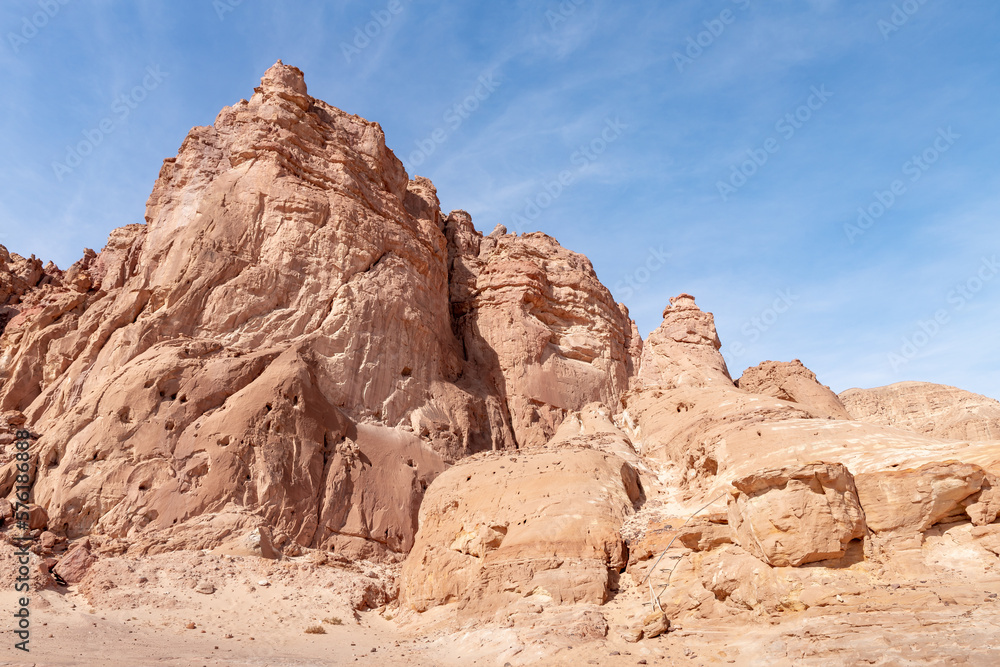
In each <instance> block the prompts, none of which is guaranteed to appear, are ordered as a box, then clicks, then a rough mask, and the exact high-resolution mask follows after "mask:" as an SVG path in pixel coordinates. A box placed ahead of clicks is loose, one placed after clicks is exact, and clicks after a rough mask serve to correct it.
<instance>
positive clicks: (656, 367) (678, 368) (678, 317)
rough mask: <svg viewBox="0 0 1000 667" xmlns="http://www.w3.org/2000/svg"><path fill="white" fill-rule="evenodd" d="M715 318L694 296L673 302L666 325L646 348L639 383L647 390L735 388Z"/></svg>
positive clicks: (685, 295) (664, 320)
mask: <svg viewBox="0 0 1000 667" xmlns="http://www.w3.org/2000/svg"><path fill="white" fill-rule="evenodd" d="M721 347H722V343H721V342H720V341H719V334H718V333H717V332H716V330H715V318H714V317H713V316H712V314H711V313H706V312H703V311H702V310H701V309H700V308H699V307H698V306H697V304H695V301H694V297H693V296H691V295H690V294H679V295H677V296H675V297H672V298H671V299H670V305H669V306H667V307H666V308H665V309H664V311H663V322H662V323H661V324H660V326H659V327H658V328H657V329H656V330H655V331H653V332H652V333H651V334H649V338H648V339H647V340H646V341H645V343H644V344H643V351H642V363H641V365H640V368H639V381H640V382H641V383H642V384H644V385H646V386H659V387H664V388H668V389H673V388H675V387H678V386H684V385H688V386H708V385H723V386H730V387H731V386H732V385H733V381H732V378H731V377H730V375H729V369H728V368H727V367H726V361H725V359H723V358H722V355H721V354H720V353H719V348H721Z"/></svg>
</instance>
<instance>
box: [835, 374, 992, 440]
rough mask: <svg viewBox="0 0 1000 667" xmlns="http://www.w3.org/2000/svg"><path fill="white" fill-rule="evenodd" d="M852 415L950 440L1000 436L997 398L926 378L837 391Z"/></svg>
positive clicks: (868, 420) (875, 422)
mask: <svg viewBox="0 0 1000 667" xmlns="http://www.w3.org/2000/svg"><path fill="white" fill-rule="evenodd" d="M840 400H841V401H843V403H844V405H845V406H846V407H847V410H848V411H849V412H850V414H851V418H852V419H857V420H858V421H863V422H869V423H871V424H882V425H884V426H893V427H896V428H902V429H906V430H908V431H914V432H916V433H922V434H925V435H929V436H932V437H935V438H947V439H951V440H1000V401H997V400H994V399H992V398H987V397H986V396H980V395H979V394H973V393H972V392H970V391H964V390H962V389H956V388H955V387H948V386H946V385H942V384H931V383H929V382H897V383H896V384H891V385H888V386H886V387H876V388H874V389H848V390H847V391H845V392H843V393H841V394H840Z"/></svg>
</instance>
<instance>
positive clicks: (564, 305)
mask: <svg viewBox="0 0 1000 667" xmlns="http://www.w3.org/2000/svg"><path fill="white" fill-rule="evenodd" d="M0 308H2V309H3V310H2V311H0V319H2V320H3V325H4V326H3V329H2V337H0V411H4V410H15V411H21V412H23V413H24V414H25V417H26V421H27V422H28V423H29V424H30V425H31V427H32V429H33V430H34V431H35V432H37V433H39V434H41V439H40V440H39V441H38V442H37V443H36V445H35V446H34V447H33V452H34V453H35V458H34V459H33V461H32V465H33V466H36V468H35V469H34V470H33V471H34V472H36V473H37V474H36V477H37V482H36V484H35V488H34V493H35V497H36V499H37V501H38V503H39V504H40V505H42V506H43V507H45V509H47V510H48V512H49V526H50V527H51V528H52V530H54V531H56V532H57V533H59V534H61V535H62V534H65V535H68V536H71V537H77V536H81V535H84V534H88V533H96V534H103V535H107V536H111V537H113V538H115V539H119V540H123V541H127V542H128V543H129V544H130V545H131V547H132V548H134V549H136V550H139V551H141V552H142V553H147V552H150V551H156V550H157V549H159V548H161V547H163V546H164V545H167V544H170V545H173V546H174V547H176V548H181V547H182V543H183V541H181V542H178V539H179V538H178V536H181V535H183V536H187V537H185V538H184V539H191V540H194V541H195V542H197V543H198V545H199V546H198V548H214V547H216V546H220V545H222V544H223V543H224V542H226V540H232V539H234V538H235V536H237V535H240V534H243V533H241V532H240V531H244V532H245V531H249V530H254V529H256V528H257V524H256V523H254V521H251V520H248V519H247V515H248V513H249V515H252V516H256V517H259V518H260V519H262V521H263V524H260V525H263V526H264V527H266V528H268V529H270V530H271V531H272V532H273V538H274V544H275V546H276V547H277V548H279V549H281V548H286V549H287V548H288V547H289V545H300V546H311V547H317V548H326V549H337V550H340V551H345V552H347V553H349V554H350V555H351V556H352V557H367V556H377V555H379V554H383V555H384V554H387V553H388V554H392V553H395V554H404V553H406V552H407V551H408V550H409V548H410V547H411V545H412V543H413V537H414V532H415V530H416V520H417V510H418V507H419V504H420V500H421V498H422V496H423V492H424V489H425V488H426V487H427V485H428V484H429V483H430V481H431V480H433V478H434V477H435V476H436V475H437V474H438V473H440V472H441V471H442V470H443V469H444V468H445V467H446V466H447V465H449V464H450V463H451V462H453V461H456V460H458V459H459V458H461V457H463V456H466V455H468V454H470V453H474V452H478V451H486V450H506V449H513V448H515V447H517V446H522V447H525V446H532V445H541V444H543V443H544V442H545V441H546V440H548V438H549V437H550V436H551V435H552V434H553V433H554V432H555V430H556V429H557V428H558V426H559V424H560V423H561V421H562V419H563V418H564V416H565V415H566V414H567V413H568V412H570V411H573V410H578V409H580V408H582V407H583V406H584V405H586V404H587V403H590V402H594V401H597V402H600V403H603V404H605V405H613V404H614V403H615V402H616V401H617V399H618V396H619V395H620V394H621V392H623V391H624V390H625V389H626V388H627V386H628V382H629V377H630V374H631V373H632V369H633V366H634V360H635V358H637V355H638V349H639V345H640V343H639V341H638V340H637V338H638V337H637V336H636V335H634V324H633V323H632V322H631V320H630V319H629V318H628V314H627V311H626V310H625V309H624V307H622V306H619V305H618V304H616V303H615V302H614V301H613V299H612V298H611V296H610V293H609V292H608V291H607V289H606V288H604V286H603V285H601V284H600V282H599V281H597V279H596V277H595V275H594V272H593V267H592V266H591V265H590V262H589V261H588V260H587V259H586V258H584V257H582V256H581V255H578V254H576V253H572V252H569V251H567V250H565V249H563V248H561V247H560V246H559V245H558V243H556V242H555V240H554V239H551V238H549V237H547V236H545V235H543V234H531V235H526V236H521V237H516V236H513V235H506V234H505V233H503V231H502V230H497V231H496V232H495V233H494V234H491V235H490V236H488V237H485V238H484V237H483V236H482V234H480V233H479V232H478V231H476V230H475V228H474V227H473V226H472V223H471V219H469V217H468V215H467V214H464V213H462V212H456V213H454V214H452V215H451V216H449V217H448V218H447V219H446V218H445V216H443V215H442V214H441V212H440V207H439V203H438V199H437V195H436V192H435V190H434V186H433V185H432V184H431V183H430V181H428V180H426V179H423V178H420V177H416V178H414V179H413V180H409V179H408V177H407V174H406V173H405V171H404V170H403V166H402V164H401V162H400V161H399V160H398V159H397V158H396V157H395V155H394V154H393V153H392V151H390V150H389V149H388V148H387V147H386V145H385V138H384V135H383V133H382V130H381V128H380V127H379V126H378V125H377V124H375V123H371V122H368V121H366V120H364V119H362V118H358V117H357V116H352V115H350V114H347V113H344V112H343V111H340V110H339V109H336V108H334V107H332V106H330V105H328V104H326V103H324V102H322V101H320V100H316V99H314V98H312V97H311V96H309V94H308V90H307V88H306V85H305V81H304V78H303V75H302V72H301V71H299V70H298V69H296V68H294V67H288V66H285V65H283V64H281V63H280V62H279V63H278V64H277V65H275V66H274V67H272V68H271V69H269V70H268V71H267V73H265V75H264V77H263V78H262V80H261V86H260V87H258V88H256V89H255V91H254V95H253V96H252V97H251V98H250V99H249V100H242V101H240V102H239V103H238V104H236V105H234V106H232V107H227V108H225V109H223V110H222V112H220V114H219V115H218V117H217V118H216V120H215V123H214V124H213V125H211V126H207V127H197V128H194V129H193V130H191V132H190V133H189V135H188V137H187V138H186V139H185V141H184V143H183V144H182V146H181V149H180V151H179V153H178V155H177V157H176V158H171V159H168V160H166V161H165V162H164V164H163V168H162V169H161V172H160V175H159V178H158V179H157V182H156V184H155V186H154V188H153V192H152V194H151V195H150V198H149V201H148V203H147V211H146V224H145V225H130V226H127V227H124V228H122V229H118V230H115V231H114V232H113V233H112V234H111V237H110V239H109V241H108V244H107V246H106V247H105V248H104V249H103V250H102V251H101V252H100V253H94V252H91V251H87V252H86V253H85V256H84V258H83V259H82V260H81V261H80V262H78V263H77V264H75V265H73V266H72V267H70V269H68V270H67V271H65V272H62V271H59V270H58V269H57V268H56V267H54V266H51V265H50V266H47V267H43V266H42V265H41V262H39V261H38V260H35V259H34V258H32V259H30V260H25V259H23V258H20V257H17V256H12V255H9V254H8V253H7V252H6V250H4V251H2V252H0ZM4 464H6V465H4ZM0 465H3V468H2V469H0V495H6V494H7V493H8V492H9V491H10V488H11V485H12V484H13V479H14V474H13V468H12V467H11V465H10V462H9V461H7V460H4V461H0ZM199 517H202V518H205V519H206V520H209V519H210V520H211V521H214V522H216V523H218V526H219V527H224V529H222V530H220V534H219V536H218V537H217V539H216V540H215V541H214V543H213V542H212V540H211V539H208V536H209V535H210V531H203V530H200V529H194V528H193V527H195V526H197V525H198V523H197V522H198V520H199ZM192 522H194V523H192ZM188 524H190V526H188ZM212 525H216V524H212ZM185 526H188V528H190V529H188V528H185ZM157 545H159V546H157Z"/></svg>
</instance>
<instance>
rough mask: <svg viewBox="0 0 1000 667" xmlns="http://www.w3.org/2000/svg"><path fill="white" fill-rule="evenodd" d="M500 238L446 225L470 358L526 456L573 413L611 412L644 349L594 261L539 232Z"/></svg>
mask: <svg viewBox="0 0 1000 667" xmlns="http://www.w3.org/2000/svg"><path fill="white" fill-rule="evenodd" d="M505 231H506V230H504V229H502V228H500V229H497V230H494V232H493V233H491V234H490V235H489V236H487V237H483V236H482V235H481V234H479V233H478V232H476V230H475V229H474V228H473V227H472V223H471V220H470V219H469V217H468V214H466V213H465V212H464V211H455V212H453V213H452V214H451V215H450V216H449V217H448V220H447V229H446V232H447V235H448V240H449V248H448V250H449V258H450V260H449V261H450V262H451V271H452V283H451V303H452V309H453V311H454V313H455V316H456V329H457V332H458V334H459V337H460V339H461V340H462V343H463V346H464V351H465V355H466V357H467V358H468V359H469V360H470V362H471V364H472V366H473V367H474V368H476V369H477V371H478V373H477V374H478V375H479V376H481V377H482V378H483V379H484V381H486V382H488V383H489V385H490V388H491V389H492V390H495V391H497V392H498V393H499V394H500V395H501V396H503V397H504V398H505V399H506V404H507V406H508V408H509V413H510V422H511V426H512V429H513V433H514V436H515V438H516V440H517V443H518V445H519V446H520V447H531V446H537V445H541V444H544V443H545V442H546V441H548V439H549V438H550V437H551V436H552V435H553V434H554V433H555V432H556V429H558V427H559V425H560V423H562V421H563V419H564V418H565V417H566V415H567V414H568V413H569V412H572V411H575V410H579V409H581V408H582V407H584V406H585V405H587V404H588V403H592V402H600V403H603V404H604V405H608V406H614V405H616V404H617V401H618V398H619V396H621V394H622V393H623V392H624V391H625V390H627V389H628V384H629V377H630V376H631V375H632V374H633V373H634V367H635V363H636V362H637V355H638V353H639V350H640V349H641V340H640V339H639V337H638V335H637V334H636V333H635V325H634V323H633V322H632V321H631V319H629V316H628V311H627V310H626V309H625V307H624V306H623V305H621V304H617V303H615V301H614V299H613V298H612V297H611V293H610V292H608V290H607V288H606V287H604V285H602V284H601V283H600V281H598V280H597V276H596V275H595V273H594V268H593V266H592V265H591V263H590V260H588V259H587V258H586V257H584V256H583V255H579V254H577V253H575V252H571V251H569V250H566V249H565V248H563V247H562V246H560V245H559V244H558V243H557V242H556V240H555V239H553V238H551V237H549V236H546V235H545V234H542V233H540V232H536V233H531V234H524V235H521V236H517V235H515V234H506V233H505Z"/></svg>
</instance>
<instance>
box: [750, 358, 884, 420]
mask: <svg viewBox="0 0 1000 667" xmlns="http://www.w3.org/2000/svg"><path fill="white" fill-rule="evenodd" d="M736 386H737V387H739V388H740V389H743V390H744V391H749V392H750V393H752V394H763V395H765V396H773V397H774V398H780V399H781V400H783V401H789V402H791V403H798V404H799V405H801V406H803V407H804V408H805V409H807V410H809V412H810V413H812V414H813V415H815V416H817V417H827V418H828V419H851V415H849V414H848V413H847V409H846V408H845V407H844V404H843V403H841V402H840V399H839V398H838V397H837V395H836V394H834V393H833V391H831V390H830V388H829V387H827V386H826V385H823V384H820V383H819V381H818V380H817V379H816V374H815V373H813V372H812V371H811V370H809V369H808V368H806V367H805V366H803V365H802V362H801V361H799V360H798V359H793V360H792V361H790V362H780V361H765V362H764V363H762V364H760V365H759V366H754V367H753V368H748V369H746V370H745V371H743V375H741V376H740V378H739V379H738V380H737V381H736ZM886 425H887V426H890V424H886Z"/></svg>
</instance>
